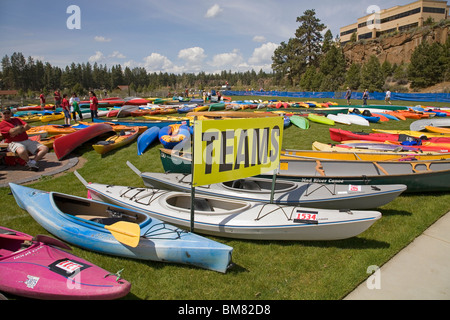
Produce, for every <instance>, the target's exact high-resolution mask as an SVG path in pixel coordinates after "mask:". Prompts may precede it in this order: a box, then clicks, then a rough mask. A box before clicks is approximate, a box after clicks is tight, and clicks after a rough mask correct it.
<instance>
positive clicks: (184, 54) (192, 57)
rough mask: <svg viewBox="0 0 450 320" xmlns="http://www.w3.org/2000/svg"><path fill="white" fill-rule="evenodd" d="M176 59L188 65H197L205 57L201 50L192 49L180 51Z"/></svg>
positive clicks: (203, 51)
mask: <svg viewBox="0 0 450 320" xmlns="http://www.w3.org/2000/svg"><path fill="white" fill-rule="evenodd" d="M178 58H180V59H183V60H185V61H187V62H189V63H193V64H199V63H201V62H202V61H203V60H204V59H205V58H206V55H205V50H204V49H203V48H200V47H192V48H187V49H182V50H180V52H178Z"/></svg>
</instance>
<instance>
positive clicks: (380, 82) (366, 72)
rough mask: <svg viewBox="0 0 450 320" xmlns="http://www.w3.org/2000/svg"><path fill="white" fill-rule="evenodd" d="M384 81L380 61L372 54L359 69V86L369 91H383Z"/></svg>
mask: <svg viewBox="0 0 450 320" xmlns="http://www.w3.org/2000/svg"><path fill="white" fill-rule="evenodd" d="M384 82H385V79H384V75H383V71H382V70H381V64H380V61H379V60H378V58H377V57H376V56H375V55H372V56H370V58H369V61H368V62H367V63H366V64H364V65H363V67H362V69H361V87H363V88H364V89H368V90H369V91H383V86H384Z"/></svg>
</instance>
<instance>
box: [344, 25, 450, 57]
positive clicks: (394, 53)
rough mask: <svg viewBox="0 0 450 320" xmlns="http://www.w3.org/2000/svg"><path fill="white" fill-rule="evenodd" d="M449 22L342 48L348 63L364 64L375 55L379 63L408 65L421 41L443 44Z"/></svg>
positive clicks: (447, 33) (449, 32) (349, 44)
mask: <svg viewBox="0 0 450 320" xmlns="http://www.w3.org/2000/svg"><path fill="white" fill-rule="evenodd" d="M449 29H450V20H447V21H446V22H443V23H439V24H436V25H435V26H428V27H422V28H414V29H411V30H409V31H405V32H399V33H394V34H391V35H389V36H383V37H380V38H378V39H374V40H362V41H358V42H355V43H348V44H346V45H345V47H344V55H345V57H346V59H347V61H348V63H349V65H350V64H352V63H359V64H364V63H365V62H367V61H368V59H369V57H370V56H371V55H375V56H376V57H378V59H379V60H380V63H383V62H384V61H388V62H389V63H391V64H397V65H399V64H401V63H402V62H404V63H408V62H409V61H410V59H411V55H412V53H413V51H414V49H415V48H416V47H417V46H418V45H420V43H422V41H428V42H429V43H432V42H439V43H441V44H444V43H445V42H446V41H447V38H448V36H449V35H450V31H449Z"/></svg>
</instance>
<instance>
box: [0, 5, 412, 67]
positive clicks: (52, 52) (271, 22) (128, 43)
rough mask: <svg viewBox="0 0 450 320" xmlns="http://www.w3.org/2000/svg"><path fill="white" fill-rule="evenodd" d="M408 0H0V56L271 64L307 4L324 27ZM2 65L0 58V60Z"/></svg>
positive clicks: (132, 63) (140, 63) (139, 63)
mask: <svg viewBox="0 0 450 320" xmlns="http://www.w3.org/2000/svg"><path fill="white" fill-rule="evenodd" d="M410 2H413V0H383V1H375V0H346V1H343V0H316V1H309V0H308V1H305V0H109V1H103V0H102V1H100V0H90V1H88V0H52V1H50V0H0V57H4V56H5V55H7V56H9V57H10V56H11V55H12V54H13V53H14V52H21V53H22V54H23V55H24V56H25V58H28V57H30V56H31V57H33V58H34V59H35V60H41V61H43V62H49V63H50V64H51V65H53V66H59V67H61V68H64V67H65V66H70V64H71V63H72V62H75V63H76V64H78V63H87V62H89V63H91V64H94V63H95V62H97V63H98V64H102V65H106V66H107V67H108V68H111V67H112V66H114V65H118V64H120V65H121V66H122V67H123V68H125V67H127V66H128V67H130V68H131V69H132V68H134V67H143V68H145V69H146V70H147V72H157V73H159V72H168V73H175V74H181V73H198V72H206V73H216V72H221V71H223V70H226V71H232V72H245V71H248V70H255V71H256V72H259V70H261V69H262V70H263V71H265V72H271V64H272V59H271V57H272V54H273V52H274V50H275V49H276V48H277V46H279V45H280V43H281V42H283V41H285V42H287V41H288V40H289V38H293V37H294V36H295V30H296V29H297V28H298V27H299V26H300V23H298V22H296V19H297V17H300V16H302V15H303V13H304V12H305V11H306V10H309V9H314V10H315V12H316V17H317V18H319V19H320V20H321V22H322V23H323V24H325V25H326V26H327V28H328V29H330V30H331V32H332V34H333V37H336V36H337V35H338V34H339V28H340V27H343V26H346V25H348V24H351V23H354V22H356V20H357V19H358V18H359V17H362V16H365V15H367V14H369V13H371V12H368V9H369V8H373V7H374V6H375V7H379V8H380V9H387V8H390V7H393V6H395V5H404V4H407V3H410ZM0 67H1V66H0Z"/></svg>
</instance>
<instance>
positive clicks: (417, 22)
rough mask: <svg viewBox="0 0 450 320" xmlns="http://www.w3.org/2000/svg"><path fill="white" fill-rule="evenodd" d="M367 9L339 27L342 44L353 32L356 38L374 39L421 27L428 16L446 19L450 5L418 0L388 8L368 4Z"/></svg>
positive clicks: (444, 2)
mask: <svg viewBox="0 0 450 320" xmlns="http://www.w3.org/2000/svg"><path fill="white" fill-rule="evenodd" d="M367 11H368V12H370V13H369V14H368V15H366V16H364V17H361V18H359V19H358V20H357V22H356V23H353V24H351V25H348V26H345V27H342V28H340V38H341V43H342V44H345V43H346V42H348V41H350V39H351V37H352V35H353V34H354V33H356V36H357V40H362V39H376V38H378V37H379V36H381V35H383V34H386V33H391V32H394V31H404V30H407V29H410V28H415V27H421V26H423V23H424V22H425V21H427V20H428V19H429V18H431V19H433V21H435V22H438V21H440V20H443V19H448V18H449V11H450V6H449V5H447V1H438V0H434V1H433V0H419V1H415V2H412V3H410V4H407V5H404V6H395V7H392V8H389V9H380V8H378V7H376V6H370V7H369V8H368V10H367Z"/></svg>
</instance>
